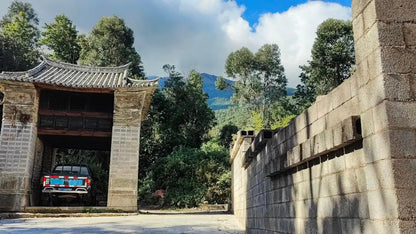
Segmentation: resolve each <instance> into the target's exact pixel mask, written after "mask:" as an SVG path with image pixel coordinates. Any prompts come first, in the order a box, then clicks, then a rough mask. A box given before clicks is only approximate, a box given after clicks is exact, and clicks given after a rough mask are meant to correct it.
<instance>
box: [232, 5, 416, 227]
mask: <svg viewBox="0 0 416 234" xmlns="http://www.w3.org/2000/svg"><path fill="white" fill-rule="evenodd" d="M352 10H353V27H354V39H355V49H356V60H357V61H356V64H357V67H356V72H355V73H354V75H353V76H352V77H351V78H349V79H348V80H346V81H345V82H344V83H343V84H341V85H340V86H339V87H337V88H336V89H334V90H333V91H332V92H331V93H329V94H328V95H326V96H323V97H319V98H318V99H317V101H316V102H315V103H314V104H313V105H312V106H311V107H310V108H309V109H307V110H306V111H305V112H304V113H302V114H301V115H300V116H298V117H297V118H295V119H294V120H293V121H292V122H291V124H290V125H289V126H288V127H286V128H284V129H282V130H280V131H279V132H277V133H276V134H275V135H274V137H273V138H272V139H271V140H270V141H269V143H268V144H267V145H266V147H265V148H264V149H263V151H262V152H261V153H259V154H258V155H256V156H255V157H254V159H253V160H252V161H251V163H250V164H249V166H248V167H247V168H244V167H241V164H240V161H241V160H243V158H244V156H245V153H243V152H244V148H242V147H243V146H244V145H241V146H240V147H239V148H237V149H235V150H237V151H235V152H238V153H236V154H235V152H232V155H234V154H235V155H236V156H235V157H234V158H233V159H232V162H233V180H234V181H239V183H235V182H234V183H233V192H234V194H233V199H234V201H233V205H234V206H233V207H234V212H235V213H236V215H237V216H238V218H239V220H241V223H242V224H243V225H244V226H245V227H246V229H247V231H248V232H249V233H267V232H275V233H414V230H416V218H415V217H416V199H415V197H416V193H415V191H416V173H415V171H416V163H415V160H416V144H415V143H416V118H415V117H416V102H415V97H416V88H415V87H416V86H415V85H414V83H415V82H416V81H415V79H416V70H415V69H416V57H415V54H416V53H415V52H416V47H415V39H414V37H415V30H416V29H415V28H416V26H415V24H416V23H415V22H416V2H415V1H413V0H397V1H387V0H353V2H352ZM352 117H358V118H359V119H360V124H359V128H360V129H359V131H360V137H359V138H357V137H355V138H354V137H352V138H351V136H352V135H351V132H350V130H351V129H353V130H354V128H346V127H345V126H348V121H350V122H351V119H352ZM349 118H350V119H349ZM357 128H358V127H357ZM355 130H357V131H358V129H355ZM360 138H362V139H360ZM241 148H242V149H241ZM239 177H242V178H239ZM245 181H247V183H246V184H241V183H242V182H245ZM237 184H239V186H238V188H237V187H236V185H237ZM243 199H245V201H242V200H243ZM244 215H245V217H244Z"/></svg>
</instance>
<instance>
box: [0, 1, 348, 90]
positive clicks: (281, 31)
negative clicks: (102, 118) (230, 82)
mask: <svg viewBox="0 0 416 234" xmlns="http://www.w3.org/2000/svg"><path fill="white" fill-rule="evenodd" d="M23 1H26V2H30V3H31V4H32V6H33V8H34V9H35V11H36V12H37V14H38V16H39V18H40V27H42V26H43V25H44V24H45V23H52V22H53V21H54V18H55V16H56V15H59V14H65V15H66V16H68V17H69V18H70V19H71V20H72V21H73V23H74V25H75V26H76V28H77V30H78V31H79V33H83V34H88V33H89V32H90V31H91V29H92V28H93V27H94V25H95V24H96V23H97V22H98V21H99V19H100V18H101V17H103V16H112V15H117V16H118V17H121V18H123V19H124V20H125V23H126V25H127V26H128V27H130V28H131V29H132V30H133V31H134V36H135V43H134V46H135V48H136V50H137V51H138V53H139V54H140V55H141V57H142V61H143V66H144V69H145V72H146V75H149V76H150V75H159V76H163V75H165V74H164V72H163V69H162V66H163V65H164V64H172V65H175V66H176V67H177V68H178V69H179V71H181V72H183V73H185V74H187V73H188V72H189V71H190V70H191V69H196V70H197V71H199V72H205V73H209V74H213V75H224V64H225V60H226V58H227V56H228V55H229V54H230V53H231V52H233V51H235V50H238V49H240V48H241V47H243V46H244V47H247V48H249V49H250V50H251V51H253V52H256V51H257V50H258V49H259V48H260V47H261V46H262V45H264V44H266V43H268V44H272V43H274V44H277V45H278V46H279V47H280V51H281V61H282V64H283V66H284V68H285V73H286V76H287V78H288V85H289V86H290V87H296V84H298V83H299V74H300V69H299V66H300V65H304V64H305V63H306V62H307V61H308V59H309V58H310V51H311V48H312V45H313V42H314V39H315V33H316V29H317V27H318V25H319V24H320V23H322V22H323V21H324V20H326V19H328V18H337V19H343V20H348V19H351V8H350V0H327V1H306V0H236V1H230V0H140V1H137V0H136V1H132V0H88V1H86V0H59V1H58V0H23ZM11 2H12V0H0V16H2V15H4V14H5V13H6V11H7V8H8V6H9V5H10V3H11Z"/></svg>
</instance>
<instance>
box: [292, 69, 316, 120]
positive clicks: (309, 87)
mask: <svg viewBox="0 0 416 234" xmlns="http://www.w3.org/2000/svg"><path fill="white" fill-rule="evenodd" d="M300 68H301V70H302V72H301V74H300V76H299V77H300V81H301V84H298V85H297V86H296V91H295V94H294V95H293V99H294V100H295V102H296V105H295V106H296V109H297V112H298V113H300V112H301V111H302V110H304V109H306V108H308V107H309V106H311V105H312V103H313V102H314V101H315V99H316V91H315V85H313V84H312V83H310V82H308V78H309V77H310V70H311V67H310V66H301V67H300Z"/></svg>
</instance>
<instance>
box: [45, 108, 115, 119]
mask: <svg viewBox="0 0 416 234" xmlns="http://www.w3.org/2000/svg"><path fill="white" fill-rule="evenodd" d="M39 115H48V116H71V117H92V118H103V119H111V118H113V113H103V112H86V111H82V112H77V111H55V110H39Z"/></svg>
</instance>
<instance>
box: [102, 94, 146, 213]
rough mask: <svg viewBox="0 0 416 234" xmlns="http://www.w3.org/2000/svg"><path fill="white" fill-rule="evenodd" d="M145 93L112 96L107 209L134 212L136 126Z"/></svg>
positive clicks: (137, 142) (136, 162)
mask: <svg viewBox="0 0 416 234" xmlns="http://www.w3.org/2000/svg"><path fill="white" fill-rule="evenodd" d="M145 97H146V93H145V92H144V91H141V92H121V91H116V92H115V93H114V107H115V108H114V117H113V118H114V119H113V131H112V140H111V159H110V174H109V185H108V202H107V207H109V208H112V209H117V210H124V211H137V178H138V173H139V146H140V124H141V117H142V116H141V114H142V109H143V105H144V102H145Z"/></svg>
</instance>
